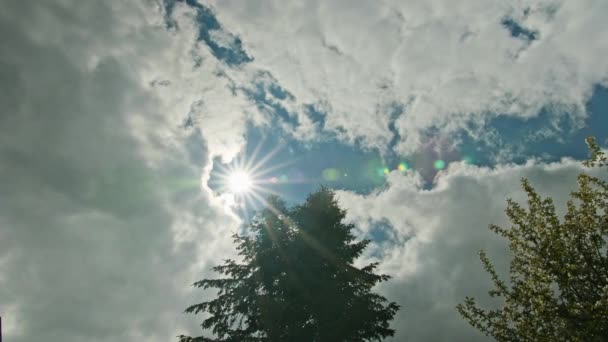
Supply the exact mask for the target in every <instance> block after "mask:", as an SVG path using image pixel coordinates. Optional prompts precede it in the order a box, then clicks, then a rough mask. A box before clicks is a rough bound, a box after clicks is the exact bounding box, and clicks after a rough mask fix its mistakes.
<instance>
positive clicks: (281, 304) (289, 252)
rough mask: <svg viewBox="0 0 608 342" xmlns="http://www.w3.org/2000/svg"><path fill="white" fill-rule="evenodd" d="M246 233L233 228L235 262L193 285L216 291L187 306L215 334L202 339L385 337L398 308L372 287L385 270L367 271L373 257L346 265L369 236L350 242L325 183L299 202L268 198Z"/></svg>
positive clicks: (348, 227) (184, 340) (333, 341)
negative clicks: (216, 275) (289, 204)
mask: <svg viewBox="0 0 608 342" xmlns="http://www.w3.org/2000/svg"><path fill="white" fill-rule="evenodd" d="M268 202H269V205H268V207H267V209H265V210H264V211H263V212H262V213H261V218H260V219H258V220H257V221H254V222H253V223H251V224H250V226H249V230H250V234H249V235H247V236H241V235H234V241H235V243H236V245H237V249H238V252H239V255H240V256H241V257H242V259H243V260H242V262H241V263H239V262H236V261H234V260H226V261H225V262H224V264H223V265H220V266H216V267H214V268H213V270H214V271H216V272H218V273H220V274H222V275H223V277H222V278H218V279H205V280H201V281H199V282H196V283H195V284H194V285H195V286H197V287H201V288H203V289H208V288H215V289H217V290H218V293H217V297H216V298H215V299H212V300H209V301H206V302H203V303H200V304H196V305H192V306H190V307H189V308H187V309H186V312H189V313H195V314H196V313H199V312H206V313H208V314H210V316H209V317H208V318H206V319H205V320H204V321H203V324H202V327H203V328H204V329H211V331H212V332H213V334H214V335H215V336H216V337H214V338H205V337H196V338H192V337H187V336H179V338H180V342H202V341H226V342H228V341H230V342H232V341H234V342H237V341H238V342H248V341H251V342H254V341H255V342H258V341H260V342H261V341H264V342H265V341H273V342H274V341H302V342H310V341H318V342H326V341H327V342H340V341H349V342H351V341H371V340H377V341H380V340H381V339H382V338H385V337H387V336H392V335H393V334H394V330H393V329H390V328H389V322H390V321H391V320H392V319H393V316H394V315H395V313H396V312H397V310H398V309H399V306H398V305H397V304H395V303H393V302H391V303H389V302H388V301H387V299H386V298H384V297H382V296H380V295H378V294H375V293H373V292H372V291H371V289H372V287H373V286H374V285H376V284H378V283H379V282H382V281H386V280H388V279H389V278H390V277H389V276H387V275H378V274H375V273H374V270H375V268H376V266H377V264H375V263H373V264H370V265H367V266H365V267H362V268H357V267H355V266H354V265H353V263H354V261H355V260H356V259H357V258H358V257H359V256H360V255H361V253H362V252H363V250H364V249H365V248H366V247H367V245H368V244H369V243H370V241H369V240H362V241H358V242H357V241H355V237H354V235H353V234H352V230H353V229H354V226H353V225H352V224H345V223H343V219H344V217H345V214H346V212H345V211H344V210H343V209H341V208H340V207H339V206H338V203H337V201H336V200H335V198H334V194H333V192H331V191H330V190H328V189H326V188H322V189H321V190H320V191H318V192H315V193H313V194H311V195H310V196H309V197H308V199H307V200H306V202H305V203H304V204H302V205H299V206H295V207H293V208H286V206H285V203H284V202H282V201H281V200H280V199H278V198H270V199H269V201H268Z"/></svg>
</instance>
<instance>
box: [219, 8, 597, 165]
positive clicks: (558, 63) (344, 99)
mask: <svg viewBox="0 0 608 342" xmlns="http://www.w3.org/2000/svg"><path fill="white" fill-rule="evenodd" d="M209 3H211V4H212V6H213V7H214V9H215V11H216V12H217V15H218V17H219V18H220V20H221V21H222V23H223V24H224V26H226V27H229V28H230V29H231V30H232V31H233V32H234V33H235V34H238V35H239V36H240V37H241V38H242V40H243V42H244V44H245V48H246V49H247V51H248V53H249V54H250V55H251V56H253V57H254V61H253V62H252V64H253V65H255V67H257V68H260V69H262V70H268V71H270V72H271V73H272V75H273V76H274V77H276V79H277V80H278V82H279V84H281V85H282V86H283V87H285V88H286V89H287V90H288V91H290V92H291V93H292V94H293V95H294V96H295V98H296V101H298V102H299V103H320V104H321V105H322V106H323V107H324V108H325V109H326V110H327V111H328V115H327V117H326V125H325V128H327V129H328V130H333V131H336V132H338V133H339V136H341V137H342V138H343V139H344V140H346V141H350V142H354V141H356V140H358V139H359V140H360V141H361V143H362V145H363V146H367V147H376V148H380V149H381V150H382V149H386V148H387V147H388V144H389V142H390V141H391V138H392V137H393V132H392V131H391V130H390V129H389V123H390V122H391V117H390V113H391V111H393V106H394V104H403V105H405V106H406V110H405V112H404V113H403V114H402V115H400V116H399V117H398V118H397V119H396V122H395V127H396V130H397V132H398V134H399V135H400V140H399V142H398V144H397V146H396V147H395V148H396V150H397V151H399V152H404V153H406V152H407V153H409V152H412V151H415V150H416V149H417V148H418V147H419V146H420V144H421V143H422V142H423V141H424V133H425V131H426V130H428V129H429V128H432V127H438V128H439V129H440V130H439V131H440V134H442V135H446V134H449V133H450V132H453V131H455V130H458V129H462V128H464V127H465V125H466V123H467V122H470V121H473V122H474V123H476V124H478V125H479V124H480V123H483V122H485V121H487V120H488V119H490V118H492V117H494V116H496V115H498V114H502V115H510V116H517V117H523V118H529V117H533V116H535V115H537V113H538V112H539V110H541V109H542V108H543V107H544V108H549V109H550V110H551V111H553V112H554V114H555V115H557V116H559V115H564V113H568V114H569V115H573V116H574V117H575V120H579V121H580V119H581V118H582V117H584V115H585V112H584V111H585V109H584V104H585V102H586V100H587V99H588V97H589V96H590V94H591V92H592V87H593V86H594V85H595V84H597V83H602V82H603V83H604V84H606V80H607V79H608V62H607V61H606V59H605V58H604V57H603V56H605V55H606V54H607V53H608V44H607V43H606V42H605V39H604V37H605V36H606V34H607V33H608V24H607V22H606V20H605V18H604V13H606V12H608V3H606V2H605V1H603V0H583V1H577V2H572V1H561V0H543V1H538V0H523V1H493V2H488V1H483V0H467V1H458V2H454V1H448V0H433V1H427V0H410V1H392V0H385V1H372V0H357V1H351V0H343V1H332V2H323V1H289V2H285V1H277V0H256V1H248V2H247V4H243V3H242V2H241V1H234V0H221V1H217V0H211V1H209ZM526 13H527V14H526ZM507 17H508V18H512V19H513V20H514V21H515V22H517V23H518V24H519V25H520V26H521V27H522V28H525V29H527V30H530V31H537V32H538V40H536V41H533V42H532V43H530V42H528V41H526V40H525V39H522V38H521V37H519V38H516V37H512V36H511V34H510V33H509V31H508V30H507V28H506V27H504V26H503V25H502V24H501V22H502V21H503V20H504V19H505V18H507ZM476 127H478V126H476ZM472 133H473V134H474V135H476V133H477V132H472Z"/></svg>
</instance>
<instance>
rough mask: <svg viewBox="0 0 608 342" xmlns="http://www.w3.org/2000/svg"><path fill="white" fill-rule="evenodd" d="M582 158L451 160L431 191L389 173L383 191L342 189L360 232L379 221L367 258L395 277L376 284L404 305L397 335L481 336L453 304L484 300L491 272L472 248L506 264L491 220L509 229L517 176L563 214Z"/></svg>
mask: <svg viewBox="0 0 608 342" xmlns="http://www.w3.org/2000/svg"><path fill="white" fill-rule="evenodd" d="M581 171H583V168H582V166H581V164H580V163H579V162H576V161H572V160H563V161H562V162H560V163H555V164H549V165H547V164H537V163H534V162H529V163H528V164H526V165H522V166H502V167H497V168H496V169H492V170H491V169H485V168H477V167H471V166H466V165H464V164H458V163H455V164H452V165H451V166H450V168H449V169H448V170H446V171H444V173H443V174H440V176H439V178H438V184H437V185H436V187H435V188H433V189H432V190H422V189H421V183H420V178H419V176H418V175H415V174H409V175H401V174H399V173H397V172H393V173H392V174H391V176H390V178H389V184H388V186H387V188H386V189H384V190H382V191H378V192H375V193H372V194H370V195H367V196H362V195H356V194H353V193H350V192H340V193H339V198H340V202H341V204H342V205H343V206H344V207H345V208H347V209H348V215H349V216H348V219H349V220H350V221H352V222H355V223H357V224H358V225H359V227H361V228H362V232H361V233H362V234H363V235H365V234H368V233H369V229H378V228H374V226H377V225H378V223H379V224H380V226H382V227H384V228H383V230H384V234H386V236H387V237H388V239H386V241H384V242H383V243H380V244H376V245H374V246H373V247H372V249H371V250H370V251H369V252H368V258H370V259H375V260H377V261H380V262H381V270H382V271H384V272H386V273H388V274H390V275H393V276H394V279H392V280H390V281H389V282H388V283H386V284H385V285H384V286H382V287H381V288H380V290H381V291H382V292H383V293H385V294H386V295H387V297H389V298H390V299H391V300H395V301H397V302H398V303H399V304H401V305H403V308H402V309H401V311H400V312H399V313H398V317H397V318H396V319H395V322H394V324H393V325H394V327H395V328H396V329H397V332H398V333H397V335H396V337H395V339H394V340H395V341H406V340H407V341H409V340H411V341H484V340H486V339H485V338H484V336H482V335H480V334H479V333H478V332H477V331H475V330H474V329H473V328H471V327H469V326H468V325H467V324H466V322H465V321H464V320H462V319H461V318H460V316H459V315H458V313H457V311H456V309H455V306H456V304H458V303H460V302H462V301H463V300H464V298H465V296H475V297H476V298H479V299H480V302H481V303H484V304H487V305H496V304H499V303H500V302H493V301H490V300H489V297H488V296H487V291H488V290H490V289H491V282H490V278H489V277H488V275H487V273H485V271H484V270H483V268H482V264H481V262H480V261H479V258H478V255H477V252H478V251H479V250H480V249H485V250H487V251H488V255H489V257H490V258H491V259H492V261H493V262H494V263H495V266H496V268H497V270H498V271H499V273H502V274H503V275H504V274H505V272H506V271H507V270H508V260H509V253H508V249H507V245H506V242H505V241H504V240H503V239H502V238H500V237H498V236H497V235H495V234H494V233H492V232H491V231H490V230H489V229H488V225H489V224H491V223H492V224H498V225H500V226H503V227H509V226H510V224H509V222H508V221H507V217H506V214H505V213H504V209H505V208H506V201H505V200H506V198H513V199H514V200H516V201H518V202H519V203H522V204H525V200H526V198H525V192H524V191H523V190H521V188H520V186H519V185H520V184H519V181H520V179H521V178H522V177H525V178H528V179H530V181H531V182H532V184H533V185H534V186H535V188H536V189H537V191H538V192H539V193H540V194H541V195H543V196H550V197H552V198H553V199H554V200H555V203H556V206H557V209H558V213H560V215H561V214H563V213H564V210H565V201H566V200H567V198H568V194H569V193H570V191H573V190H575V189H576V175H577V174H579V173H580V172H581Z"/></svg>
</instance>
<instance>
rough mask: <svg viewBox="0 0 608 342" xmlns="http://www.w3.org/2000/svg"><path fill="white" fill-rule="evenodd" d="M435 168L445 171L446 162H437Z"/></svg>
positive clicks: (439, 160)
mask: <svg viewBox="0 0 608 342" xmlns="http://www.w3.org/2000/svg"><path fill="white" fill-rule="evenodd" d="M433 166H434V167H435V169H436V170H443V169H445V162H444V161H443V160H441V159H438V160H435V163H434V165H433Z"/></svg>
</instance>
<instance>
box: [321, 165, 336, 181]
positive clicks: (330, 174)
mask: <svg viewBox="0 0 608 342" xmlns="http://www.w3.org/2000/svg"><path fill="white" fill-rule="evenodd" d="M339 178H340V171H338V169H334V168H328V169H325V170H323V179H324V180H326V181H328V182H335V181H337V180H338V179H339Z"/></svg>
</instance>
